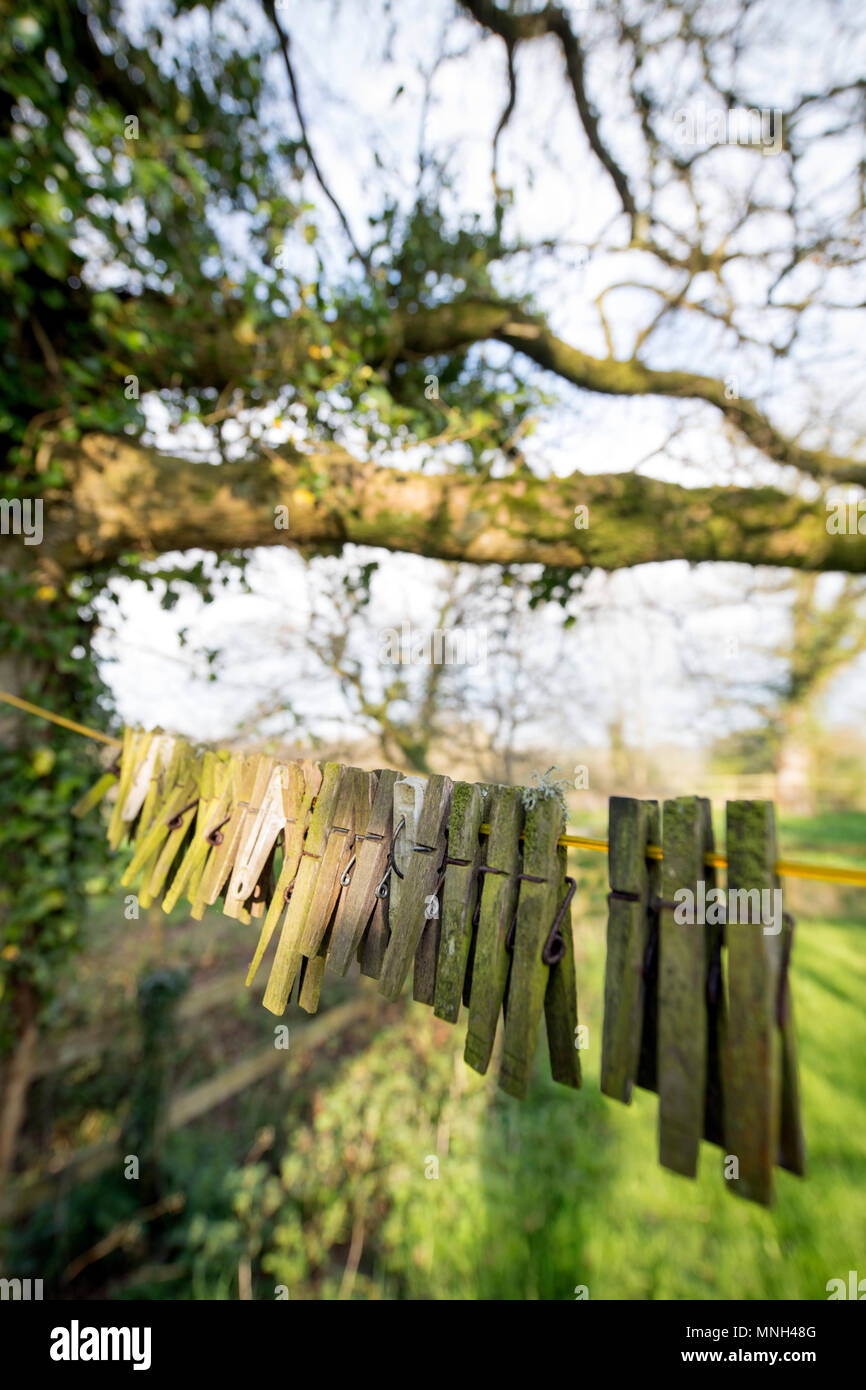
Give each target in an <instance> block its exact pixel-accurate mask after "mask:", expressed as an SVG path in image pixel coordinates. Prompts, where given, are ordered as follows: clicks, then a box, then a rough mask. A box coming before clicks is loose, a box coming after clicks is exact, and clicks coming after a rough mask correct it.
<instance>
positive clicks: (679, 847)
mask: <svg viewBox="0 0 866 1390" xmlns="http://www.w3.org/2000/svg"><path fill="white" fill-rule="evenodd" d="M662 853H663V860H662V893H663V898H662V901H661V902H660V904H659V906H660V909H661V910H660V918H659V982H658V1095H659V1162H660V1163H661V1164H662V1165H663V1166H664V1167H666V1168H672V1169H673V1170H674V1171H675V1172H677V1173H683V1174H684V1175H685V1176H686V1177H691V1178H693V1177H695V1175H696V1174H697V1168H698V1154H699V1151H700V1146H701V1137H702V1135H703V1132H704V1113H705V1108H706V1095H707V1053H708V1044H707V1036H708V1022H707V970H708V960H709V955H710V952H709V950H708V941H707V927H706V925H705V924H704V923H702V922H697V921H696V920H695V912H694V909H695V907H696V904H697V901H698V897H699V892H698V881H699V880H701V881H703V880H704V814H703V810H702V807H701V804H700V802H699V799H698V798H697V797H695V796H683V797H677V798H676V799H675V800H672V801H666V802H665V803H664V813H663V820H662ZM682 889H687V890H688V891H689V892H690V893H691V895H692V896H691V901H692V906H693V912H692V920H691V921H690V922H689V921H686V922H681V921H677V920H676V919H677V917H678V916H683V915H684V913H683V912H677V911H676V907H677V904H676V903H675V902H674V895H675V894H676V893H677V892H678V891H679V890H682Z"/></svg>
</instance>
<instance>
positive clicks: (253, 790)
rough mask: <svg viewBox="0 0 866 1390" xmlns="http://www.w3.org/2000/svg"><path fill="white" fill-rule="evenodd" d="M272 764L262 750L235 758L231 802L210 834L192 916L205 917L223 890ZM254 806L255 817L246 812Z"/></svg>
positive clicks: (247, 831) (254, 810)
mask: <svg viewBox="0 0 866 1390" xmlns="http://www.w3.org/2000/svg"><path fill="white" fill-rule="evenodd" d="M272 767H273V758H265V757H263V756H262V755H261V754H260V753H253V754H251V755H242V756H240V757H238V758H237V759H235V760H234V762H233V766H232V780H231V801H230V804H229V808H228V810H227V812H226V814H225V817H224V818H223V821H222V824H221V825H220V826H219V827H218V829H217V830H216V831H215V832H213V834H212V836H211V839H212V846H211V851H210V854H209V855H208V858H207V863H206V865H205V869H204V872H203V874H202V879H201V884H200V886H199V890H198V898H197V901H196V903H195V905H194V906H193V909H192V916H193V917H196V918H200V917H202V916H203V915H204V911H205V907H207V906H212V905H213V904H214V903H215V902H216V900H217V898H218V897H219V896H220V894H221V893H223V891H224V889H225V885H226V881H227V879H228V877H229V875H230V873H231V870H232V867H233V865H234V862H235V855H236V854H237V851H238V848H239V847H240V845H241V844H242V842H243V837H244V834H245V833H249V829H250V826H251V824H252V822H253V821H254V820H255V815H256V813H257V811H258V807H259V804H260V798H261V797H262V796H263V795H264V791H265V788H266V786H267V783H268V779H269V778H270V774H271V768H272ZM251 807H252V808H253V814H252V817H248V816H247V812H248V811H249V810H250V808H251Z"/></svg>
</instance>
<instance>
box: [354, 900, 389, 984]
mask: <svg viewBox="0 0 866 1390" xmlns="http://www.w3.org/2000/svg"><path fill="white" fill-rule="evenodd" d="M390 940H391V928H390V926H389V908H388V899H387V898H378V897H377V899H376V906H375V907H374V908H373V915H372V917H371V918H370V920H369V922H368V923H367V928H366V930H365V932H364V935H363V938H362V940H361V944H360V946H359V947H358V961H359V964H360V967H361V974H362V975H367V976H369V978H370V979H371V980H378V978H379V976H380V975H381V974H382V966H383V964H384V962H385V952H386V951H387V949H388V942H389V941H390Z"/></svg>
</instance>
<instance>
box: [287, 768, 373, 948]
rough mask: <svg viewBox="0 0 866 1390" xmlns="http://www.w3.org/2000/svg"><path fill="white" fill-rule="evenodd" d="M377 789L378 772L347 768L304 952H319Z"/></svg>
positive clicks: (304, 930) (308, 921)
mask: <svg viewBox="0 0 866 1390" xmlns="http://www.w3.org/2000/svg"><path fill="white" fill-rule="evenodd" d="M375 789H376V786H375V776H374V774H372V773H369V772H362V771H361V769H360V768H359V767H344V768H343V773H342V776H341V778H340V788H339V791H338V793H337V799H336V802H335V803H334V812H333V816H332V821H331V827H330V829H329V831H328V839H327V843H326V845H325V848H324V852H323V854H322V859H321V863H320V864H319V872H318V873H317V875H316V882H315V886H314V888H313V894H312V897H311V898H310V905H309V908H308V909H307V916H306V920H305V922H304V925H303V928H302V930H301V935H300V939H299V945H300V948H301V952H302V954H303V955H305V956H307V957H308V958H312V957H314V956H316V955H318V952H319V947H320V946H321V944H322V938H323V937H324V935H325V932H326V930H327V927H328V924H329V922H330V921H331V916H332V914H333V911H334V908H335V906H336V903H337V899H338V897H339V895H340V892H341V890H342V884H341V883H340V878H341V876H342V875H343V873H344V872H345V870H346V868H347V866H348V864H349V861H350V859H351V858H352V840H353V838H354V833H355V827H356V825H366V823H367V820H368V819H369V815H370V806H371V803H372V799H373V793H374V792H375Z"/></svg>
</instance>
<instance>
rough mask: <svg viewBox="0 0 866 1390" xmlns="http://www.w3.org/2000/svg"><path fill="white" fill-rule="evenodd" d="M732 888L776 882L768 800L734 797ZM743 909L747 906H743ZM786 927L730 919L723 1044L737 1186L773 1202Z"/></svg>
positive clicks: (728, 1140)
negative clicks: (773, 929)
mask: <svg viewBox="0 0 866 1390" xmlns="http://www.w3.org/2000/svg"><path fill="white" fill-rule="evenodd" d="M727 823H728V830H727V842H728V843H727V855H728V894H729V902H730V893H731V890H750V889H751V890H754V889H758V890H767V889H769V890H772V889H773V888H774V887H775V886H776V881H775V876H774V873H773V867H772V866H773V864H774V862H775V859H776V835H775V826H774V818H773V807H772V805H771V803H770V802H768V801H729V802H728V808H727ZM737 915H738V916H739V917H744V916H745V915H746V913H745V911H743V910H740V909H739V908H738V912H737ZM781 940H782V936H781V933H780V934H779V935H775V936H774V935H770V934H768V933H766V932H765V931H764V929H763V926H762V924H761V923H760V921H758V922H754V923H753V922H749V923H747V922H743V921H739V922H737V923H732V922H731V921H729V922H728V926H727V955H728V1007H729V1018H728V1028H727V1034H726V1049H725V1145H726V1149H727V1152H728V1154H731V1155H734V1156H735V1157H736V1158H737V1160H738V1164H739V1177H738V1178H737V1179H736V1180H732V1182H731V1186H732V1187H733V1189H734V1191H735V1192H737V1193H739V1195H740V1196H742V1197H746V1198H749V1199H751V1200H752V1201H755V1202H761V1203H762V1204H763V1205H765V1206H769V1204H770V1203H771V1202H772V1199H773V1165H774V1164H775V1162H776V1159H777V1157H778V1154H779V1146H780V1128H781V1125H780V1122H781V1094H780V1091H781V1088H780V1075H781V1056H780V1050H781V1049H780V1042H781V1040H780V1034H779V1029H778V1025H777V1019H776V1010H777V1005H778V986H779V964H780V951H781Z"/></svg>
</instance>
